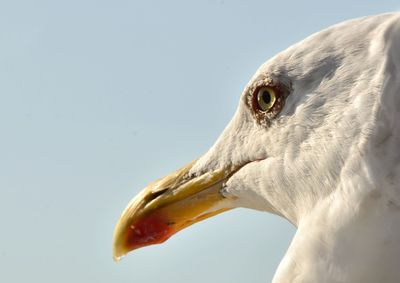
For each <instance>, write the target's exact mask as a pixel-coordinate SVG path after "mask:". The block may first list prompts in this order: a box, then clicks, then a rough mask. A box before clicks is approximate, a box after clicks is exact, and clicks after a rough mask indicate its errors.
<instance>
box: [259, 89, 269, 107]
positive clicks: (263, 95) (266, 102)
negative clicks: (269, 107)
mask: <svg viewBox="0 0 400 283" xmlns="http://www.w3.org/2000/svg"><path fill="white" fill-rule="evenodd" d="M261 97H262V99H263V101H264V102H265V104H269V103H270V102H271V94H270V93H269V91H268V90H264V91H263V93H262V94H261Z"/></svg>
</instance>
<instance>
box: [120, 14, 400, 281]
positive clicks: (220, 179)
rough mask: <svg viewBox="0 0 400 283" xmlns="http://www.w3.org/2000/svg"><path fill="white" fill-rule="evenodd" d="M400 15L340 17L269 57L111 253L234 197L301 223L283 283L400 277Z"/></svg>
mask: <svg viewBox="0 0 400 283" xmlns="http://www.w3.org/2000/svg"><path fill="white" fill-rule="evenodd" d="M399 186H400V13H388V14H381V15H375V16H368V17H363V18H359V19H354V20H350V21H345V22H343V23H339V24H336V25H334V26H332V27H329V28H327V29H325V30H322V31H320V32H318V33H316V34H313V35H311V36H310V37H308V38H306V39H304V40H303V41H301V42H299V43H297V44H295V45H293V46H291V47H289V48H288V49H286V50H285V51H283V52H281V53H279V54H278V55H276V56H274V57H273V58H271V59H270V60H268V61H267V62H266V63H264V64H263V65H262V66H261V67H260V68H259V69H258V70H257V71H256V73H255V75H254V76H253V77H252V78H251V80H250V81H249V83H248V84H247V86H246V87H245V89H244V91H243V93H242V95H241V97H240V101H239V105H238V108H237V110H236V113H235V114H234V116H233V118H232V120H231V121H230V122H229V124H228V125H227V127H226V128H225V129H224V131H223V132H222V134H221V135H220V137H219V138H218V139H217V141H216V142H215V144H214V145H213V146H212V147H211V148H210V149H209V150H208V151H207V152H206V153H205V154H204V155H203V156H201V157H200V158H198V159H197V160H195V161H193V162H191V163H189V164H188V165H186V166H184V167H182V168H181V169H179V170H177V171H176V172H174V173H172V174H170V175H169V176H166V177H164V178H161V179H159V180H157V181H155V182H153V183H151V184H150V185H149V186H148V187H146V188H145V189H144V190H143V191H141V192H140V193H139V194H138V195H137V196H136V197H135V198H133V200H132V201H131V202H130V203H129V204H128V206H127V207H126V209H125V210H124V211H123V213H122V215H121V217H120V219H119V221H118V223H117V225H116V228H115V232H114V243H113V253H114V258H115V259H119V258H120V257H122V256H124V255H125V254H127V253H128V252H130V251H132V250H135V249H138V248H141V247H144V246H148V245H153V244H159V243H162V242H164V241H166V240H167V239H168V238H169V237H171V236H172V235H173V234H175V233H177V232H178V231H180V230H182V229H184V228H186V227H188V226H190V225H192V224H194V223H196V222H199V221H201V220H204V219H206V218H209V217H211V216H214V215H216V214H219V213H221V212H224V211H228V210H231V209H233V208H237V207H245V208H251V209H255V210H259V211H265V212H269V213H274V214H276V215H279V216H281V217H283V218H285V219H287V220H288V221H289V222H291V223H292V224H293V225H295V226H296V227H297V230H296V233H295V235H294V238H293V239H292V241H291V244H290V246H289V248H288V250H287V252H286V254H285V256H284V258H283V259H282V261H281V263H280V264H279V266H278V269H277V271H276V273H275V276H274V278H273V282H275V283H278V282H279V283H282V282H284V283H287V282H329V283H331V282H332V283H333V282H335V283H339V282H340V283H343V282H349V283H350V282H351V283H354V282H362V283H368V282H370V283H377V282H400V188H399Z"/></svg>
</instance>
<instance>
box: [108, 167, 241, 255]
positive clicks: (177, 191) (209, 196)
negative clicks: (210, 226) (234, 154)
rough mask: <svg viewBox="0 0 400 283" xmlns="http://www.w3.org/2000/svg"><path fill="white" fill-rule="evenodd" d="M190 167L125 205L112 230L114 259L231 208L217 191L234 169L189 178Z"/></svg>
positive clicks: (182, 169)
mask: <svg viewBox="0 0 400 283" xmlns="http://www.w3.org/2000/svg"><path fill="white" fill-rule="evenodd" d="M193 164H194V162H192V163H190V164H188V165H186V166H185V167H183V168H181V169H179V170H178V171H176V172H174V173H172V174H171V175H168V176H166V177H164V178H162V179H160V180H158V181H156V182H154V183H152V184H150V185H149V186H148V187H147V188H145V189H144V190H143V191H141V192H140V193H139V194H138V195H137V196H136V197H135V198H134V199H133V200H132V201H131V202H130V203H129V204H128V206H127V207H126V208H125V210H124V212H123V213H122V215H121V217H120V219H119V221H118V223H117V226H116V227H115V231H114V246H113V253H114V259H116V260H118V259H119V258H120V257H121V256H123V255H125V254H127V253H128V252H130V251H132V250H134V249H138V248H141V247H144V246H148V245H153V244H160V243H162V242H164V241H166V240H167V239H168V238H169V237H171V236H172V235H173V234H175V233H176V232H178V231H180V230H182V229H183V228H185V227H188V226H190V225H192V224H194V223H196V222H199V221H201V220H203V219H206V218H208V217H211V216H213V215H216V214H218V213H221V212H223V211H226V210H229V209H232V208H233V201H232V200H231V199H227V198H225V197H224V196H223V195H222V194H221V189H222V187H223V183H224V181H225V180H226V179H227V178H228V177H229V176H230V175H232V174H233V173H234V172H235V171H236V170H235V168H228V169H219V170H215V171H213V172H206V173H204V174H202V175H199V176H189V171H190V169H191V168H192V166H193Z"/></svg>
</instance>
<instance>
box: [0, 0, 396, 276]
mask: <svg viewBox="0 0 400 283" xmlns="http://www.w3.org/2000/svg"><path fill="white" fill-rule="evenodd" d="M398 8H400V4H398V1H352V2H350V1H330V2H327V1H277V0H276V1H228V0H221V1H197V2H194V1H157V2H155V1H140V2H139V1H71V0H70V1H51V0H49V1H43V0H41V1H28V0H26V1H16V0H13V1H0V225H1V227H0V231H1V233H0V282H7V283H8V282H41V283H42V282H43V283H46V282H76V283H80V282H112V283H119V282H146V283H147V282H148V283H155V282H174V283H180V282H198V283H200V282H202V283H203V282H226V283H228V282H229V283H239V282H269V281H270V280H271V278H272V275H273V273H274V270H275V268H276V266H277V265H278V263H279V261H280V259H281V258H282V256H283V254H284V252H285V250H286V248H287V246H288V244H289V241H290V239H291V237H292V236H293V234H294V228H293V227H291V225H290V224H288V223H287V222H286V221H284V220H282V219H280V218H278V217H275V216H271V215H268V214H265V213H260V212H255V211H250V210H244V209H238V210H236V211H232V212H229V213H226V214H223V215H220V216H217V217H215V218H213V219H210V220H207V221H205V222H202V223H199V224H197V225H195V226H192V227H191V228H189V229H187V230H185V231H183V232H181V233H179V234H178V235H176V236H175V237H173V238H171V239H170V240H169V241H168V242H167V243H166V244H164V245H159V246H153V247H149V248H145V249H142V250H139V251H137V252H135V253H132V254H130V255H129V256H128V257H126V258H125V259H124V260H123V261H122V262H120V263H119V264H116V263H114V262H113V261H112V258H111V243H112V233H113V229H114V225H115V223H116V221H117V219H118V217H119V215H120V213H121V211H122V210H123V208H124V207H125V205H126V204H127V203H128V201H129V200H130V199H131V197H133V196H134V195H135V194H136V193H137V192H138V191H139V190H140V189H141V188H143V187H144V186H145V185H146V184H147V183H148V182H150V181H152V180H153V179H155V178H158V177H160V176H163V175H165V174H167V173H169V172H171V171H173V170H174V169H176V168H178V167H179V166H181V165H183V164H185V163H187V162H188V161H190V160H192V159H194V158H196V157H198V156H199V155H201V154H202V153H204V152H205V151H206V150H207V149H208V148H209V147H210V146H211V145H212V144H213V142H214V141H215V139H216V138H217V137H218V135H219V133H220V132H221V131H222V130H223V128H224V126H225V125H226V124H227V122H228V121H229V120H230V118H231V116H232V115H233V113H234V111H235V108H236V105H237V101H238V98H239V96H240V93H241V91H242V89H243V87H244V86H245V84H246V82H247V81H248V79H249V78H250V77H251V76H252V74H253V72H254V71H255V70H256V69H257V67H258V66H259V65H260V64H261V63H263V62H264V61H265V60H266V59H268V58H269V57H271V56H273V55H274V54H276V53H277V52H279V51H280V50H283V49H285V48H286V47H288V46H289V45H291V44H293V43H295V42H297V41H298V40H301V39H302V38H304V37H305V36H307V35H309V34H311V33H313V32H316V31H318V30H320V29H322V28H325V27H327V26H329V25H331V24H334V23H337V22H339V21H342V20H345V19H349V18H353V17H358V16H363V15H368V14H376V13H381V12H386V11H395V10H398Z"/></svg>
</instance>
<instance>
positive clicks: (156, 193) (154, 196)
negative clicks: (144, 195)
mask: <svg viewBox="0 0 400 283" xmlns="http://www.w3.org/2000/svg"><path fill="white" fill-rule="evenodd" d="M167 191H169V188H168V187H167V188H163V189H160V190H157V191H155V192H151V194H150V196H149V201H152V200H154V199H156V198H158V197H159V196H161V195H163V194H164V193H166V192H167Z"/></svg>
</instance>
